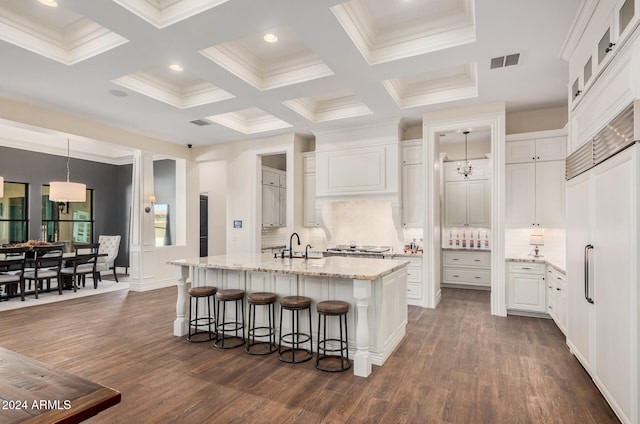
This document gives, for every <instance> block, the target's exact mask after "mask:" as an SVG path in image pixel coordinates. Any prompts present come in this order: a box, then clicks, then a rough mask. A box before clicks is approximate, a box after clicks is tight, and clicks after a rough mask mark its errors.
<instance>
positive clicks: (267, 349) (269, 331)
mask: <svg viewBox="0 0 640 424" xmlns="http://www.w3.org/2000/svg"><path fill="white" fill-rule="evenodd" d="M277 298H278V296H277V295H275V294H274V293H266V292H256V293H250V294H249V295H247V303H248V304H249V327H248V329H247V344H246V345H245V348H244V351H245V352H247V353H249V354H251V355H268V354H270V353H273V352H275V351H276V350H277V348H278V345H276V327H275V320H276V306H275V304H276V299H277ZM256 306H266V307H267V315H268V316H269V318H268V319H269V326H268V327H266V326H260V327H256ZM256 337H258V339H262V340H258V341H256ZM267 337H268V338H269V340H268V341H265V340H264V339H265V338H267Z"/></svg>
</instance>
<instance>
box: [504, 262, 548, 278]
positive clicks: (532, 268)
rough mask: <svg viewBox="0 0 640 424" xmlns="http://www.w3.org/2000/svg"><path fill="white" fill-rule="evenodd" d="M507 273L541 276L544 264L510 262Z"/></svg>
mask: <svg viewBox="0 0 640 424" xmlns="http://www.w3.org/2000/svg"><path fill="white" fill-rule="evenodd" d="M509 272H514V273H518V274H542V275H544V264H536V263H529V262H510V263H509Z"/></svg>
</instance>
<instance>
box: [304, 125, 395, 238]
mask: <svg viewBox="0 0 640 424" xmlns="http://www.w3.org/2000/svg"><path fill="white" fill-rule="evenodd" d="M401 129H402V122H401V121H399V120H394V121H388V122H381V123H378V124H375V125H369V126H366V127H359V128H351V129H348V130H344V129H343V130H332V131H324V132H319V133H316V217H317V219H318V222H319V224H320V227H322V228H323V229H324V230H325V233H326V234H327V239H328V240H329V241H330V240H331V239H332V235H331V229H332V227H333V225H332V222H331V218H330V217H329V216H327V215H328V214H327V210H328V209H330V208H331V205H332V204H333V203H335V202H363V201H365V202H367V201H369V202H374V203H375V202H382V203H384V204H385V205H386V206H385V207H386V208H390V210H391V220H390V222H392V223H391V225H392V226H393V227H394V229H395V233H396V235H397V239H398V240H402V238H403V229H402V223H401V220H402V219H401V198H400V196H401V186H400V165H399V157H398V156H399V140H400V133H401Z"/></svg>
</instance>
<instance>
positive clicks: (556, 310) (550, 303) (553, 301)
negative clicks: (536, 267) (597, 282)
mask: <svg viewBox="0 0 640 424" xmlns="http://www.w3.org/2000/svg"><path fill="white" fill-rule="evenodd" d="M567 302H568V299H567V279H566V276H565V274H564V272H560V271H559V270H558V269H556V268H554V267H551V266H547V313H548V314H549V315H551V318H553V320H554V321H555V323H556V325H557V326H558V328H559V329H560V330H561V331H562V333H564V334H566V333H567Z"/></svg>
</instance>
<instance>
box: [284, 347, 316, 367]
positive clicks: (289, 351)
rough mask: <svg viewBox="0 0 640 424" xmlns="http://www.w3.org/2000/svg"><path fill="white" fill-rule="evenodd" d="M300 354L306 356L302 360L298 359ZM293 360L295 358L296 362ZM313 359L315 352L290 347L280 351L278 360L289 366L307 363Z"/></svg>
mask: <svg viewBox="0 0 640 424" xmlns="http://www.w3.org/2000/svg"><path fill="white" fill-rule="evenodd" d="M300 354H305V355H304V356H302V359H298V358H299V355H300ZM293 358H295V360H294V359H293ZM311 358H313V352H311V350H310V349H301V348H298V349H294V348H292V347H288V348H286V349H283V350H280V351H278V359H280V361H281V362H286V363H288V364H299V363H301V362H307V361H309V360H311Z"/></svg>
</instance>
